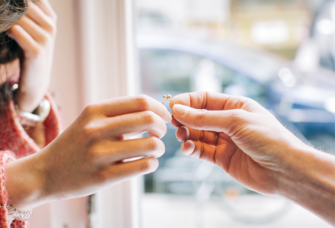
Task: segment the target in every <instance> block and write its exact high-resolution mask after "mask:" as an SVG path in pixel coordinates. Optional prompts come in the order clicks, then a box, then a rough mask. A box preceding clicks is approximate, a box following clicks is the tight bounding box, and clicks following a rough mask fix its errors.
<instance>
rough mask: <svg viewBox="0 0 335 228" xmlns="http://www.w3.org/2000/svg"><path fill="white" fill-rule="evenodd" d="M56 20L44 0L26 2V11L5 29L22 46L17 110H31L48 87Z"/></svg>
mask: <svg viewBox="0 0 335 228" xmlns="http://www.w3.org/2000/svg"><path fill="white" fill-rule="evenodd" d="M56 21H57V16H56V14H55V12H54V11H53V9H52V8H51V6H50V3H49V2H48V1H47V0H40V1H37V2H35V3H32V2H30V3H29V9H28V13H27V14H26V15H25V16H24V17H23V18H22V19H21V21H20V22H19V23H18V24H16V25H14V26H13V27H12V28H11V29H10V30H9V31H8V32H7V34H8V36H9V37H11V38H12V39H14V40H15V41H16V42H17V43H18V44H19V46H20V47H21V49H22V50H23V56H22V57H20V61H21V77H20V82H19V91H18V93H17V102H18V105H19V108H20V110H21V111H25V112H32V111H33V110H34V109H35V108H36V107H37V106H38V104H39V103H40V102H41V100H42V99H43V97H44V95H45V93H46V91H47V89H48V87H49V82H50V76H51V68H52V61H53V52H54V44H55V37H56V30H57V29H56Z"/></svg>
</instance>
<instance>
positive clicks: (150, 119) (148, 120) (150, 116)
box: [142, 111, 155, 126]
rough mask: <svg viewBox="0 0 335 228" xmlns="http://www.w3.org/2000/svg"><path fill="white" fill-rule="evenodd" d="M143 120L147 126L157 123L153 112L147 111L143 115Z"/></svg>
mask: <svg viewBox="0 0 335 228" xmlns="http://www.w3.org/2000/svg"><path fill="white" fill-rule="evenodd" d="M142 120H143V122H144V123H145V124H146V125H147V126H151V125H153V124H154V123H155V116H154V113H153V112H151V111H145V112H143V113H142Z"/></svg>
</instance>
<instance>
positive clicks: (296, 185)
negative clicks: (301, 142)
mask: <svg viewBox="0 0 335 228" xmlns="http://www.w3.org/2000/svg"><path fill="white" fill-rule="evenodd" d="M285 156H286V158H285V159H286V161H285V164H287V165H284V167H283V170H282V171H281V173H282V175H280V177H279V179H278V189H279V194H280V195H282V196H284V197H286V198H288V199H290V200H292V201H294V202H295V203H297V204H299V205H301V206H303V207H304V208H306V209H308V210H310V211H312V212H313V213H315V214H317V215H318V216H320V217H321V218H323V219H325V220H326V221H328V222H329V223H330V224H332V225H335V157H334V156H332V155H329V154H326V153H323V152H320V151H317V150H315V149H313V148H310V147H307V146H306V147H305V148H301V149H299V150H296V151H293V152H289V153H287V154H286V155H285Z"/></svg>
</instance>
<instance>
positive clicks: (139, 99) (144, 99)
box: [135, 94, 150, 110]
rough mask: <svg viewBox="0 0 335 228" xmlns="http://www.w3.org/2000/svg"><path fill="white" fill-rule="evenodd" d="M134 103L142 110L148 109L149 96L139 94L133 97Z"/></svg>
mask: <svg viewBox="0 0 335 228" xmlns="http://www.w3.org/2000/svg"><path fill="white" fill-rule="evenodd" d="M135 102H136V104H137V105H138V106H139V107H140V109H142V110H148V109H149V108H150V98H149V97H148V96H147V95H143V94H142V95H139V96H136V97H135Z"/></svg>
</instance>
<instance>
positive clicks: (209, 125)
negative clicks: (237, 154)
mask: <svg viewBox="0 0 335 228" xmlns="http://www.w3.org/2000/svg"><path fill="white" fill-rule="evenodd" d="M172 113H173V117H174V118H175V119H176V120H177V121H178V122H179V123H181V124H182V125H185V126H187V127H190V128H193V129H197V130H204V131H216V132H223V133H225V134H227V135H231V134H234V131H236V130H237V129H238V126H239V125H241V124H242V123H245V121H244V120H243V116H244V115H246V114H247V113H246V111H244V110H240V109H233V110H220V111H209V110H206V109H194V108H191V107H188V106H185V105H180V104H175V105H174V106H173V108H172Z"/></svg>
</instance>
